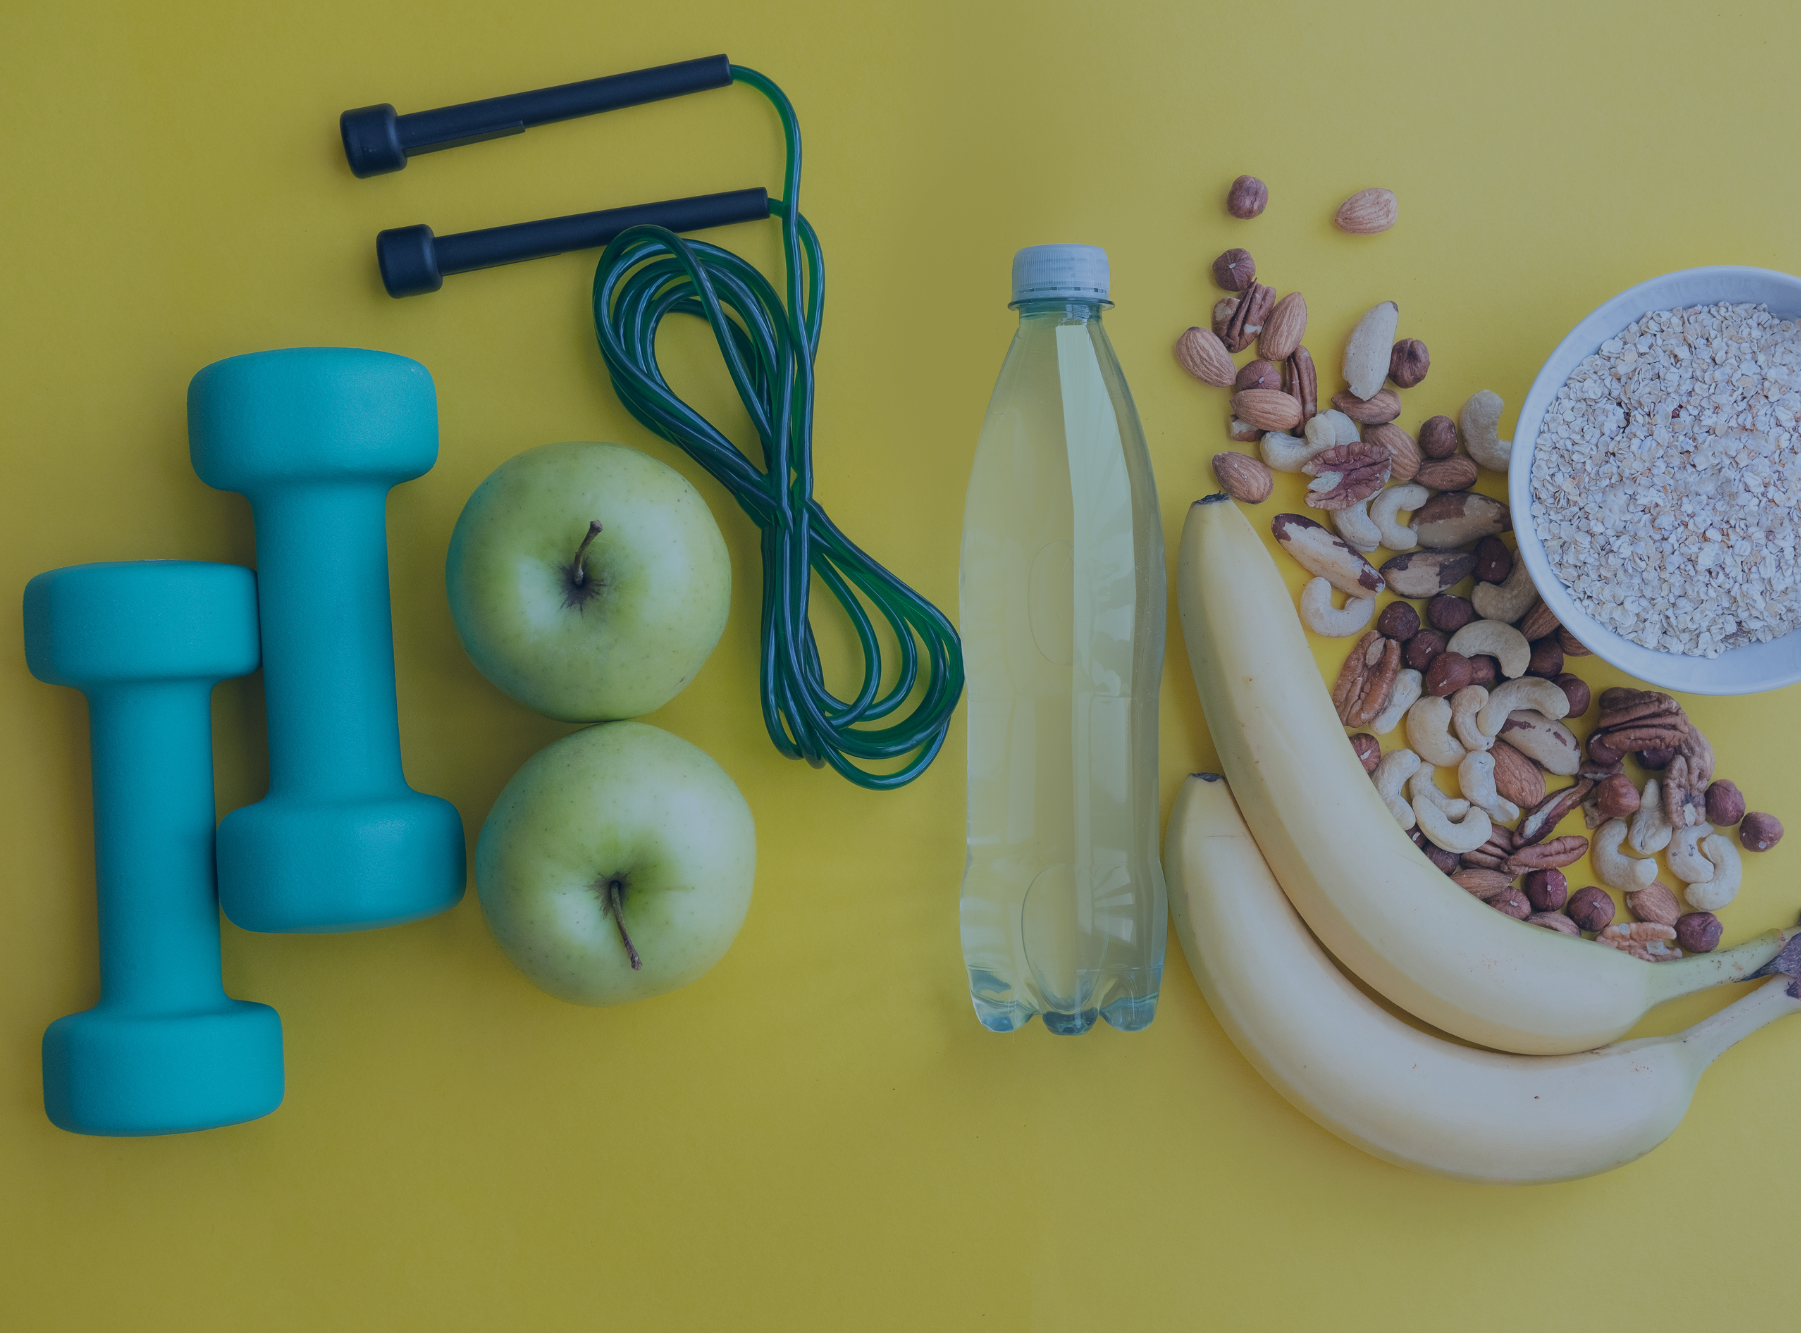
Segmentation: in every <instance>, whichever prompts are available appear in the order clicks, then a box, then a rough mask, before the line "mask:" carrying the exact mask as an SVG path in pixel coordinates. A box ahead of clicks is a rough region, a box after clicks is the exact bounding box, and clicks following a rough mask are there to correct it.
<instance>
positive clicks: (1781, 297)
mask: <svg viewBox="0 0 1801 1333" xmlns="http://www.w3.org/2000/svg"><path fill="white" fill-rule="evenodd" d="M1722 301H1725V302H1729V303H1731V304H1733V305H1743V304H1746V303H1747V302H1749V303H1753V304H1762V305H1767V306H1769V308H1770V313H1772V314H1773V315H1776V316H1777V317H1778V318H1780V319H1795V318H1796V317H1798V316H1801V278H1796V277H1792V276H1790V275H1789V274H1787V273H1776V272H1773V271H1772V270H1770V269H1764V268H1729V267H1719V268H1690V269H1683V270H1682V271H1681V272H1680V273H1666V274H1664V275H1663V276H1662V277H1661V278H1652V279H1651V280H1650V281H1649V282H1641V283H1639V285H1638V286H1636V287H1633V288H1630V289H1628V290H1627V291H1623V292H1621V293H1620V294H1619V295H1618V296H1616V297H1614V298H1613V299H1612V300H1611V301H1609V302H1607V303H1606V304H1605V305H1603V306H1601V307H1600V308H1599V309H1598V310H1596V311H1595V312H1594V313H1593V314H1591V315H1590V316H1589V317H1588V318H1587V319H1585V320H1583V321H1582V322H1581V323H1580V324H1578V325H1577V326H1576V327H1575V328H1573V329H1571V330H1570V333H1569V336H1568V337H1567V338H1565V339H1564V340H1563V341H1562V342H1561V343H1559V344H1558V345H1557V350H1556V351H1555V352H1552V353H1551V359H1550V360H1549V361H1546V362H1545V364H1544V368H1543V369H1542V370H1540V371H1539V372H1538V378H1537V379H1535V380H1533V381H1532V390H1531V392H1529V393H1528V394H1527V395H1526V402H1525V404H1524V406H1522V407H1521V408H1520V417H1519V424H1518V425H1517V426H1516V427H1515V428H1514V434H1513V456H1512V458H1511V459H1510V461H1509V464H1508V469H1507V498H1508V503H1509V505H1510V506H1511V508H1512V510H1513V526H1514V535H1515V538H1516V540H1517V541H1518V543H1519V549H1520V554H1521V555H1522V556H1524V557H1525V560H1526V568H1527V569H1528V570H1530V571H1531V573H1532V582H1533V583H1534V584H1536V585H1537V587H1538V591H1539V595H1540V596H1542V597H1543V598H1544V599H1545V604H1546V605H1547V606H1549V607H1550V608H1551V610H1552V611H1554V612H1556V613H1557V618H1558V619H1559V620H1560V621H1562V622H1563V623H1564V625H1565V626H1567V627H1568V628H1569V630H1570V632H1571V633H1572V634H1574V635H1575V636H1576V637H1577V638H1578V639H1581V640H1582V642H1583V643H1584V644H1586V645H1587V646H1588V648H1589V649H1590V650H1592V651H1593V652H1594V653H1595V655H1596V656H1598V657H1601V658H1603V659H1605V660H1606V661H1608V662H1611V663H1612V664H1613V665H1614V666H1616V667H1618V668H1620V670H1622V671H1624V672H1627V673H1628V674H1630V675H1633V676H1637V677H1638V678H1639V679H1640V680H1643V681H1647V682H1649V683H1650V684H1652V685H1658V686H1662V687H1663V688H1664V689H1666V690H1677V691H1680V692H1682V693H1685V694H1755V693H1757V692H1758V691H1760V690H1774V689H1778V688H1780V687H1781V686H1784V685H1792V684H1794V683H1795V682H1796V681H1801V632H1797V633H1790V634H1785V635H1783V636H1782V637H1781V638H1780V639H1772V640H1770V641H1769V642H1768V643H1753V644H1747V645H1746V646H1744V647H1743V648H1728V649H1727V650H1726V651H1725V652H1723V653H1721V654H1720V655H1719V656H1718V657H1713V658H1707V657H1688V656H1685V655H1683V654H1681V653H1666V652H1662V651H1659V650H1658V649H1655V648H1646V647H1644V646H1643V645H1642V644H1637V643H1633V642H1632V641H1631V640H1630V639H1626V638H1622V637H1621V636H1620V635H1618V634H1615V633H1614V632H1613V631H1612V630H1610V629H1607V628H1606V627H1605V626H1603V625H1602V624H1601V623H1600V622H1599V621H1597V620H1595V619H1594V618H1593V617H1592V616H1590V615H1589V614H1588V613H1587V612H1586V611H1583V610H1582V609H1581V608H1580V607H1579V606H1577V604H1576V601H1575V599H1574V598H1573V597H1572V596H1571V595H1570V591H1569V589H1568V588H1566V587H1565V586H1564V585H1563V583H1562V582H1561V581H1560V580H1559V579H1558V577H1557V575H1556V574H1554V573H1553V572H1552V571H1551V566H1550V562H1549V561H1548V560H1547V559H1546V558H1545V548H1544V545H1543V543H1542V542H1540V541H1539V539H1538V532H1537V530H1536V529H1535V528H1534V526H1533V521H1532V454H1533V445H1534V443H1535V442H1536V441H1537V438H1538V428H1539V425H1540V423H1542V422H1543V421H1544V417H1545V412H1546V410H1547V409H1548V408H1549V407H1550V406H1551V402H1552V400H1553V399H1555V398H1556V397H1557V391H1558V390H1559V389H1561V388H1563V384H1564V381H1565V380H1567V379H1569V377H1570V374H1571V373H1572V372H1573V371H1574V370H1575V369H1576V367H1577V366H1578V365H1580V364H1581V363H1582V361H1583V360H1584V358H1586V357H1588V356H1590V355H1592V354H1593V353H1594V352H1595V350H1596V349H1597V348H1599V347H1600V346H1601V344H1602V343H1604V342H1606V341H1607V340H1608V339H1609V338H1611V337H1613V336H1614V335H1615V334H1617V333H1619V332H1620V331H1621V330H1622V329H1624V328H1625V327H1626V326H1627V325H1628V324H1630V323H1632V321H1633V320H1635V319H1637V318H1638V317H1639V316H1640V315H1643V314H1647V313H1649V312H1650V311H1653V310H1671V309H1675V308H1677V307H1680V306H1692V305H1717V304H1719V303H1720V302H1722Z"/></svg>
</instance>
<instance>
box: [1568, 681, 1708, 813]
mask: <svg viewBox="0 0 1801 1333" xmlns="http://www.w3.org/2000/svg"><path fill="white" fill-rule="evenodd" d="M1600 702H1601V717H1600V720H1599V722H1597V723H1596V725H1595V730H1594V731H1593V732H1592V733H1591V734H1590V735H1589V738H1588V753H1589V757H1590V758H1592V759H1594V760H1595V761H1597V762H1598V763H1601V764H1611V763H1615V762H1617V761H1618V760H1620V759H1622V758H1624V757H1625V755H1626V754H1627V752H1629V751H1632V750H1645V749H1656V748H1658V747H1660V746H1672V747H1673V746H1677V745H1680V744H1681V743H1682V739H1683V737H1685V736H1687V735H1688V731H1689V723H1688V718H1687V717H1685V716H1684V715H1683V712H1682V705H1681V704H1679V703H1677V702H1676V701H1675V700H1674V699H1672V698H1671V697H1670V696H1669V695H1667V694H1663V693H1661V692H1660V691H1657V690H1629V689H1624V688H1621V687H1619V686H1615V687H1614V688H1612V689H1608V690H1603V691H1601V701H1600ZM1710 767H1711V765H1710ZM1702 786H1703V789H1705V786H1706V784H1705V783H1703V784H1702Z"/></svg>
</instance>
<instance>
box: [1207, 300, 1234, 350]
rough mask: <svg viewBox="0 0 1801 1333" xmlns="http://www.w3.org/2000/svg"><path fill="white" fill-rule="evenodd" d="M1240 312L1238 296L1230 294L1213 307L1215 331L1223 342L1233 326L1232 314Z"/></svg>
mask: <svg viewBox="0 0 1801 1333" xmlns="http://www.w3.org/2000/svg"><path fill="white" fill-rule="evenodd" d="M1237 312H1238V298H1237V297H1236V296H1228V297H1225V298H1223V299H1222V300H1221V301H1220V302H1219V303H1218V304H1217V305H1215V306H1214V307H1213V332H1214V335H1215V336H1216V337H1218V338H1219V339H1220V340H1221V341H1222V342H1223V341H1224V340H1225V337H1226V332H1227V330H1228V329H1230V328H1231V327H1232V316H1233V315H1234V314H1236V313H1237Z"/></svg>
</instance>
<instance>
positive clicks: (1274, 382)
mask: <svg viewBox="0 0 1801 1333" xmlns="http://www.w3.org/2000/svg"><path fill="white" fill-rule="evenodd" d="M1281 387H1282V367H1280V366H1278V365H1274V364H1272V363H1270V362H1268V361H1262V360H1259V361H1251V362H1248V363H1246V365H1245V367H1244V369H1243V370H1241V371H1239V372H1238V378H1237V379H1235V380H1233V381H1232V388H1233V389H1234V390H1235V391H1236V392H1239V393H1243V392H1244V391H1245V390H1246V389H1280V388H1281Z"/></svg>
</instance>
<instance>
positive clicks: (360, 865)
mask: <svg viewBox="0 0 1801 1333" xmlns="http://www.w3.org/2000/svg"><path fill="white" fill-rule="evenodd" d="M188 448H189V453H190V456H191V458H192V460H193V464H194V471H195V472H197V473H199V474H200V478H201V480H202V481H204V482H206V483H207V485H209V486H216V487H218V488H219V489H220V490H226V491H238V492H241V493H242V494H243V495H245V496H247V497H248V498H249V500H250V505H251V510H252V512H253V513H254V514H255V517H256V565H257V584H258V590H259V596H260V599H261V613H262V642H263V693H264V698H265V701H266V704H267V712H268V720H269V721H268V725H269V794H268V795H267V796H265V797H264V798H263V799H262V800H261V801H258V802H257V803H256V804H255V805H249V806H245V807H244V808H243V809H241V810H234V811H232V812H231V813H230V814H229V815H227V816H226V817H225V820H224V822H223V823H222V824H220V826H219V902H220V905H221V906H222V907H224V909H225V914H226V915H227V916H228V917H230V918H231V919H232V920H233V921H234V922H236V923H237V924H238V925H240V926H242V927H244V928H245V929H246V930H267V931H336V930H364V929H368V928H370V927H374V926H389V925H396V924H398V923H400V922H402V921H414V920H417V919H418V918H420V917H426V916H432V915H434V914H435V913H438V912H442V911H444V910H445V909H446V908H448V907H453V906H455V905H456V903H457V902H458V900H460V899H461V898H462V896H463V880H464V868H463V824H462V820H461V819H460V818H459V817H458V815H457V812H456V807H455V806H453V805H451V804H450V803H449V802H448V801H444V800H440V799H439V798H438V797H436V796H426V795H423V794H422V793H420V792H416V791H414V790H413V789H412V788H411V787H409V786H408V785H407V782H406V777H405V775H404V774H403V773H402V771H401V765H400V724H399V719H398V717H397V715H396V710H395V702H394V635H393V626H392V624H391V622H390V619H389V604H388V537H387V521H386V507H387V494H388V491H389V490H390V489H392V488H393V487H394V486H396V485H398V484H399V483H401V482H403V481H409V480H411V479H412V478H414V477H418V476H422V475H423V474H424V473H426V472H428V471H430V470H431V466H432V464H433V463H434V462H436V461H437V457H438V404H437V395H436V393H435V391H434V389H433V387H432V381H431V375H430V374H429V373H428V372H427V371H426V369H425V367H424V366H422V365H420V364H419V363H418V362H417V361H412V360H409V359H407V358H406V357H404V356H394V355H392V354H390V353H387V352H370V351H363V350H360V349H357V348H349V347H300V348H292V349H289V350H287V351H279V352H255V353H252V354H250V355H248V356H234V357H232V358H230V359H229V360H226V361H218V362H214V363H213V364H212V365H210V366H208V367H206V369H204V370H202V371H201V372H200V373H199V374H198V375H196V376H194V379H193V382H192V383H191V384H189V386H188Z"/></svg>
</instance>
